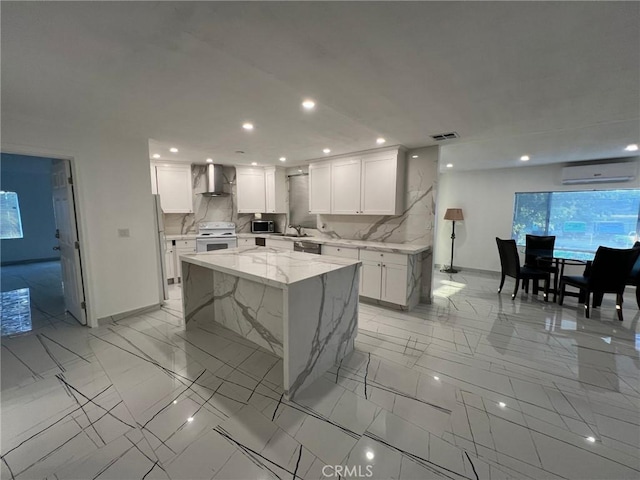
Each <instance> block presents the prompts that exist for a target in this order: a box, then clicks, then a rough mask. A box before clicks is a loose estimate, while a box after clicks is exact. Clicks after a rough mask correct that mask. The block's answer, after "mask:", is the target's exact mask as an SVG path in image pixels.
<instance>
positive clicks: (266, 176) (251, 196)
mask: <svg viewBox="0 0 640 480" xmlns="http://www.w3.org/2000/svg"><path fill="white" fill-rule="evenodd" d="M236 187H237V189H236V193H237V196H238V200H237V201H238V213H287V177H286V173H285V171H284V169H282V168H277V167H266V168H261V167H256V168H247V167H236Z"/></svg>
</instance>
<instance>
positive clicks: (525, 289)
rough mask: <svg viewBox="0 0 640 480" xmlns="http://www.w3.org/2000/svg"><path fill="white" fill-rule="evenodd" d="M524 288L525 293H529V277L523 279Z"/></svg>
mask: <svg viewBox="0 0 640 480" xmlns="http://www.w3.org/2000/svg"><path fill="white" fill-rule="evenodd" d="M522 288H524V293H527V294H528V293H529V279H524V280H522Z"/></svg>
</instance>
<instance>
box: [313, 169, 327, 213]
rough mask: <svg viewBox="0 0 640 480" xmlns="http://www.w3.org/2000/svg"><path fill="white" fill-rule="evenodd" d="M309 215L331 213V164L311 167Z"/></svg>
mask: <svg viewBox="0 0 640 480" xmlns="http://www.w3.org/2000/svg"><path fill="white" fill-rule="evenodd" d="M309 213H331V162H322V163H312V164H311V165H309Z"/></svg>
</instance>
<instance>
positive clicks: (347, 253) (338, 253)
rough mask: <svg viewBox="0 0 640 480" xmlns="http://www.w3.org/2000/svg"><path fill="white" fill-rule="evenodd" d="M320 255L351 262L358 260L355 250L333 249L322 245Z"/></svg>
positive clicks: (331, 246) (330, 246) (356, 250)
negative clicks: (350, 260) (349, 259)
mask: <svg viewBox="0 0 640 480" xmlns="http://www.w3.org/2000/svg"><path fill="white" fill-rule="evenodd" d="M322 255H331V256H332V257H342V258H351V259H353V260H358V259H359V258H360V255H359V254H358V249H357V248H351V247H334V246H333V245H323V246H322Z"/></svg>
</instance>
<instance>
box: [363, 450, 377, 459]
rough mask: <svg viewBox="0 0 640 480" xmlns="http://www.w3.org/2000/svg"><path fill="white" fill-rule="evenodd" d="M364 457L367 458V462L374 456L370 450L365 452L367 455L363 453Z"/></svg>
mask: <svg viewBox="0 0 640 480" xmlns="http://www.w3.org/2000/svg"><path fill="white" fill-rule="evenodd" d="M365 456H366V457H367V460H373V459H374V458H375V456H376V455H375V454H374V453H373V452H372V451H371V450H367V453H365Z"/></svg>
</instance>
